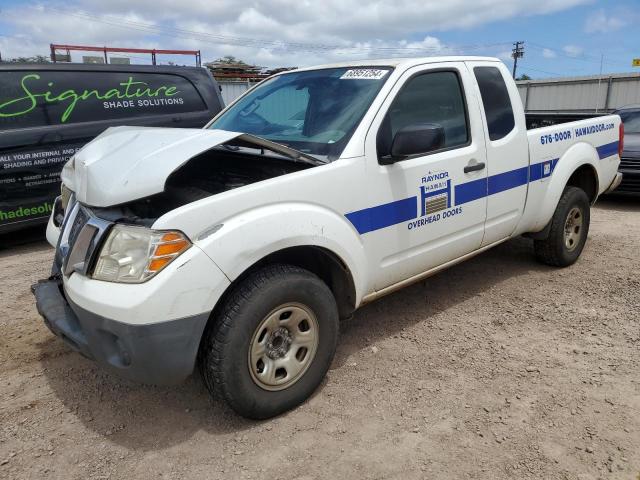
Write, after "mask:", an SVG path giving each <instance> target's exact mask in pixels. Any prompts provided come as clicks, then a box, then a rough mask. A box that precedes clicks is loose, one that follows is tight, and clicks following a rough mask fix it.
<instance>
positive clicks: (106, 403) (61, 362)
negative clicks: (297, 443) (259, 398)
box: [0, 197, 640, 450]
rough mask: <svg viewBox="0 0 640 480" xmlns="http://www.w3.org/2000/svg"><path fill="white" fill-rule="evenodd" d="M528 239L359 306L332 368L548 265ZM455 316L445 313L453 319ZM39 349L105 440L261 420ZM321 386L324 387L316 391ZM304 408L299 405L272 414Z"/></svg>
mask: <svg viewBox="0 0 640 480" xmlns="http://www.w3.org/2000/svg"><path fill="white" fill-rule="evenodd" d="M598 208H601V209H605V210H612V211H640V200H638V199H634V198H632V197H606V198H604V199H603V200H601V201H600V202H599V203H598ZM33 235H37V234H35V233H33ZM36 241H37V240H36ZM531 243H532V242H531V241H530V240H527V239H524V238H517V239H514V240H511V241H509V242H506V243H504V244H502V245H499V246H497V247H495V248H494V249H492V250H490V251H488V252H485V253H483V254H481V255H479V256H477V257H475V258H474V259H471V260H469V261H467V262H464V263H462V264H460V265H457V266H455V267H452V268H450V269H449V270H447V271H444V272H441V273H439V274H438V275H436V276H434V277H431V278H429V279H426V280H424V281H422V282H420V283H417V284H415V285H413V286H411V287H408V288H405V289H403V290H401V291H399V292H396V293H394V294H392V295H389V296H387V297H385V298H383V299H380V300H378V301H376V302H373V303H371V304H369V305H367V306H365V307H363V308H362V309H360V310H358V312H356V314H355V315H354V317H353V318H352V319H350V320H347V321H345V322H344V323H343V325H342V328H341V331H342V332H341V339H340V343H339V346H338V351H337V354H336V358H335V360H334V363H333V365H332V369H338V368H340V367H341V366H342V365H344V364H345V362H347V361H348V359H349V358H350V357H351V356H352V355H355V354H357V353H358V352H359V351H361V350H362V349H365V348H368V346H370V345H373V344H375V343H376V342H380V341H382V340H384V339H385V338H389V337H391V336H393V335H396V334H398V333H399V332H401V331H402V330H403V329H405V328H407V327H410V326H412V325H415V324H418V323H421V322H423V323H424V325H425V328H429V326H430V322H431V320H430V318H431V317H433V316H435V315H436V314H438V313H442V312H445V313H446V312H447V311H448V310H450V309H452V308H453V307H454V306H456V305H458V304H460V303H461V302H465V301H467V300H469V299H471V298H473V297H475V296H477V295H483V294H484V293H485V292H486V291H487V290H488V289H491V288H492V287H495V286H496V285H499V284H500V283H501V282H503V281H505V280H507V279H509V278H512V277H518V276H523V275H525V274H526V273H528V272H531V271H545V270H549V269H550V268H549V267H546V266H542V265H540V264H538V263H537V262H536V261H535V258H534V256H533V248H532V244H531ZM15 245H18V247H17V248H31V247H30V245H31V244H28V243H27V244H25V242H22V243H17V244H15ZM20 245H22V246H20ZM587 248H589V247H588V245H587ZM3 253H4V252H0V255H2V254H3ZM416 312H419V313H418V314H416ZM455 320H456V319H454V318H451V319H447V321H448V322H449V321H453V322H455ZM461 320H462V319H461ZM39 349H40V357H39V359H40V362H41V363H42V365H43V367H44V373H45V375H46V378H47V380H48V382H49V384H50V386H51V388H52V389H53V391H54V393H55V395H56V396H57V397H58V398H59V399H60V400H61V401H62V402H63V404H64V405H65V407H66V409H67V411H68V412H69V414H71V415H73V416H75V417H76V418H77V419H78V420H79V421H80V422H82V424H83V425H84V426H85V427H86V428H87V429H90V430H92V431H94V432H95V433H97V434H98V435H101V436H104V438H105V440H106V441H110V442H114V443H116V444H119V445H122V446H125V447H127V448H131V449H135V450H150V449H157V448H167V447H170V446H172V445H175V444H179V443H182V442H184V441H186V440H188V439H190V438H191V437H192V436H193V435H194V434H196V433H197V432H199V431H206V432H207V433H208V434H213V435H225V434H237V433H240V432H242V431H243V430H251V429H256V428H261V425H262V424H263V423H264V422H253V421H248V420H245V419H243V418H241V417H239V416H237V415H236V414H235V413H233V411H231V410H230V409H229V408H228V407H227V406H226V405H224V404H223V403H222V402H221V401H219V400H211V399H210V396H209V394H208V392H207V390H206V388H205V387H204V385H203V383H202V381H201V380H200V377H199V375H198V374H194V375H193V376H192V377H191V378H189V379H188V380H187V382H185V383H184V384H183V385H179V386H176V387H154V386H144V385H139V384H135V383H131V382H127V381H124V380H121V379H119V378H117V377H115V376H112V375H110V374H108V373H106V372H104V371H102V370H101V369H100V368H99V367H97V366H96V365H94V364H93V362H91V361H89V360H86V359H84V358H82V357H80V356H79V355H78V354H76V353H73V352H71V351H70V350H68V349H67V348H66V347H64V346H62V343H61V341H60V340H59V339H56V338H54V337H51V338H50V339H48V340H47V341H45V342H42V343H41V344H39ZM321 392H322V387H320V389H318V391H317V392H316V394H315V395H320V394H321ZM302 408H303V409H304V408H305V407H302ZM302 414H303V412H301V411H300V410H298V411H296V410H294V411H293V412H290V413H288V414H285V415H284V416H283V417H280V418H278V419H275V420H272V421H274V422H279V421H282V420H283V418H284V417H286V416H294V417H295V415H302Z"/></svg>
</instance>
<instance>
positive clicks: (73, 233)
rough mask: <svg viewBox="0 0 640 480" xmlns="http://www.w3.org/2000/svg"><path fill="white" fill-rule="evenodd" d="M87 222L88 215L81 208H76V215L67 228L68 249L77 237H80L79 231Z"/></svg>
mask: <svg viewBox="0 0 640 480" xmlns="http://www.w3.org/2000/svg"><path fill="white" fill-rule="evenodd" d="M88 221H89V215H87V213H86V212H85V211H84V209H83V208H78V212H77V213H76V217H75V218H74V219H73V222H72V223H71V226H70V227H69V228H70V230H69V240H68V244H69V248H73V245H74V244H75V243H76V240H77V239H78V235H80V231H81V230H82V228H83V227H84V226H85V225H86V224H87V222H88Z"/></svg>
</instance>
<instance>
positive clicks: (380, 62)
mask: <svg viewBox="0 0 640 480" xmlns="http://www.w3.org/2000/svg"><path fill="white" fill-rule="evenodd" d="M468 61H489V62H500V61H501V60H500V59H498V58H495V57H475V56H469V55H459V56H447V57H414V58H386V59H375V60H372V59H369V60H355V61H350V62H338V63H328V64H325V65H314V66H312V67H302V68H298V69H296V70H294V71H304V70H320V69H324V68H344V67H403V68H411V67H414V66H416V65H424V64H425V63H440V62H468ZM284 73H287V72H284Z"/></svg>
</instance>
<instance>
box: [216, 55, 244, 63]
mask: <svg viewBox="0 0 640 480" xmlns="http://www.w3.org/2000/svg"><path fill="white" fill-rule="evenodd" d="M211 63H221V64H224V65H247V64H246V63H245V62H244V61H242V60H240V59H239V58H236V57H234V56H233V55H226V56H224V57H220V58H218V59H216V60H214V61H213V62H211Z"/></svg>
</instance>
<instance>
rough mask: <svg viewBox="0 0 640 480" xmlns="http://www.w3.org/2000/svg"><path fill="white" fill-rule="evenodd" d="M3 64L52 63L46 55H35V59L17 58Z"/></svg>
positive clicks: (4, 61)
mask: <svg viewBox="0 0 640 480" xmlns="http://www.w3.org/2000/svg"><path fill="white" fill-rule="evenodd" d="M2 63H51V60H49V57H47V56H45V55H35V56H33V57H15V58H10V59H8V60H3V62H2Z"/></svg>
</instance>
